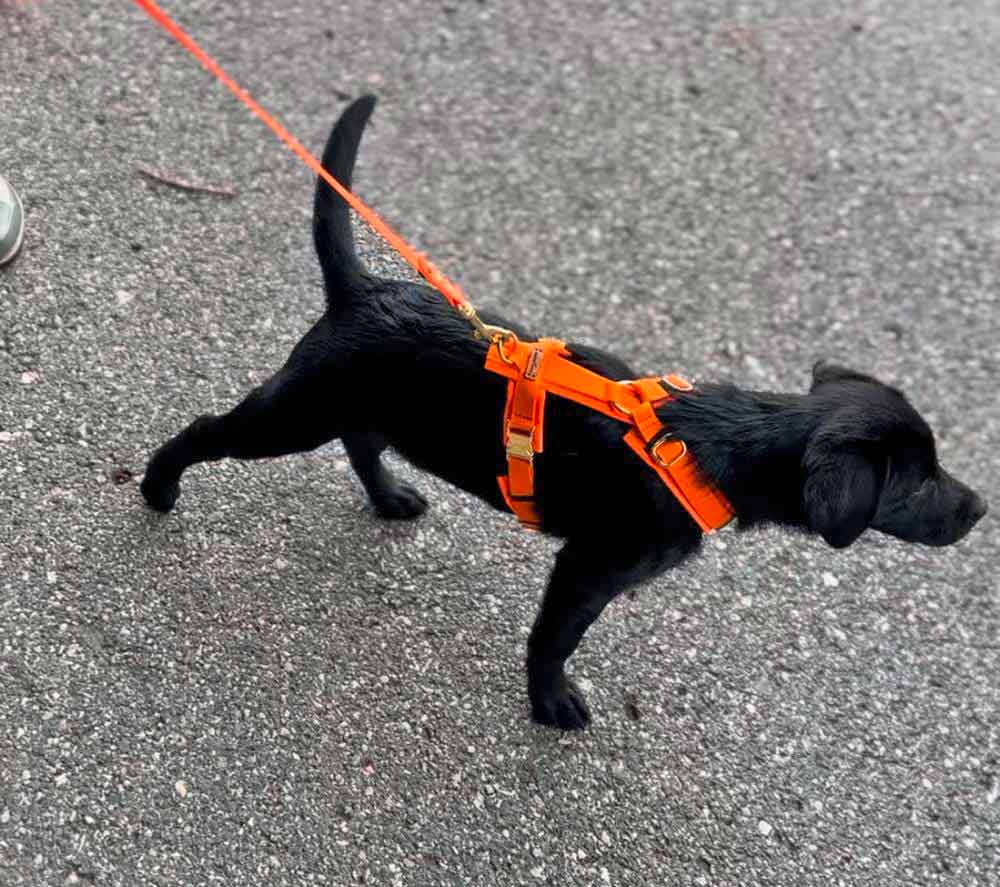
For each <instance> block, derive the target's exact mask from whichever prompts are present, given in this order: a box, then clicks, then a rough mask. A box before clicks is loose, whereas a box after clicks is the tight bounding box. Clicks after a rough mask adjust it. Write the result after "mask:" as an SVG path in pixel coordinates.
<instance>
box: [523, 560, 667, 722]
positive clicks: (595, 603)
mask: <svg viewBox="0 0 1000 887" xmlns="http://www.w3.org/2000/svg"><path fill="white" fill-rule="evenodd" d="M616 549H617V550H616ZM665 566H666V564H665V562H664V561H663V560H660V559H657V558H655V557H653V556H651V554H650V552H647V551H645V550H642V548H641V546H640V548H639V550H636V551H635V552H634V557H628V556H626V555H624V552H623V550H622V549H621V548H619V547H618V546H617V545H616V543H615V541H612V540H606V541H604V542H603V543H601V542H600V541H596V540H595V541H593V542H592V543H591V544H583V543H581V542H578V541H570V542H567V544H566V545H565V546H563V548H562V549H561V550H560V552H559V554H558V555H556V565H555V568H554V569H553V570H552V575H551V576H550V577H549V584H548V588H547V589H546V590H545V598H544V600H543V601H542V607H541V609H540V610H539V612H538V617H537V618H536V619H535V625H534V627H533V628H532V630H531V635H530V636H529V638H528V660H527V669H528V696H529V698H530V700H531V716H532V718H533V719H534V720H535V721H536V722H538V723H539V724H546V725H548V726H553V727H560V728H561V729H563V730H582V729H583V728H584V727H586V726H587V724H588V723H590V712H589V711H588V709H587V704H586V702H585V701H584V698H583V694H582V693H581V692H580V690H579V688H578V687H577V686H576V684H574V683H573V681H572V680H570V679H569V678H568V677H567V676H566V672H565V670H564V667H565V664H566V660H567V659H569V657H570V656H572V655H573V651H574V650H576V648H577V646H578V645H579V643H580V640H581V639H582V638H583V635H584V633H585V632H586V631H587V629H588V628H589V627H590V626H591V624H592V623H593V622H594V621H595V620H596V619H597V617H598V616H600V615H601V612H602V611H603V610H604V608H605V607H606V606H607V605H608V604H609V603H610V602H611V601H612V600H613V599H614V598H615V597H617V596H618V595H619V594H621V593H622V592H623V591H625V590H626V589H628V588H629V587H631V586H633V585H636V584H637V583H639V582H642V581H644V580H645V579H648V578H649V577H651V576H653V575H655V574H656V573H657V572H659V571H660V570H661V569H663V568H664V567H665Z"/></svg>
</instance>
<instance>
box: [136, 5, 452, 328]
mask: <svg viewBox="0 0 1000 887" xmlns="http://www.w3.org/2000/svg"><path fill="white" fill-rule="evenodd" d="M135 2H136V4H137V5H138V6H139V7H140V8H142V9H144V10H145V11H146V12H147V13H148V14H149V16H150V17H151V18H152V19H153V21H155V22H156V23H157V24H158V25H160V27H162V28H163V29H164V30H165V31H166V32H167V33H168V34H170V35H171V36H172V37H173V38H174V39H175V40H177V42H178V43H180V44H181V46H183V47H184V48H185V49H186V50H187V51H188V52H190V53H191V55H193V56H194V57H195V58H196V59H197V60H198V61H199V62H201V63H202V64H203V65H204V66H205V67H206V68H207V69H208V70H209V71H210V72H211V73H212V74H214V75H215V76H216V77H217V78H218V79H219V80H220V81H221V82H222V83H223V85H225V87H226V88H227V89H228V90H229V91H230V92H231V93H232V94H233V95H235V96H236V98H238V99H239V100H240V101H241V102H243V104H244V105H246V106H247V107H248V108H249V109H250V110H251V111H252V112H253V113H254V114H256V115H257V116H258V117H259V118H260V119H261V120H262V121H264V123H265V124H266V125H267V126H268V128H269V129H270V130H271V132H273V133H274V134H275V135H276V136H277V137H278V138H279V139H281V141H283V142H284V143H285V144H286V145H287V146H288V147H289V148H291V149H292V151H294V152H295V154H296V156H298V158H299V159H300V160H301V161H302V162H303V163H305V165H306V166H308V167H309V169H311V170H312V171H313V172H314V173H316V175H318V176H319V177H320V178H321V179H323V181H324V182H326V183H327V184H328V185H329V186H330V187H331V188H333V190H334V191H336V192H337V193H338V194H339V195H340V196H341V197H342V198H343V199H344V200H345V201H346V202H347V204H348V205H349V206H350V207H351V208H352V209H353V210H354V211H355V212H356V213H357V214H358V215H359V216H361V218H362V219H364V220H365V222H367V223H368V225H370V226H371V227H372V229H374V230H375V231H376V232H377V233H378V234H379V235H381V236H382V237H383V238H384V239H385V240H386V242H388V243H389V245H390V246H391V247H392V248H393V249H395V250H396V252H398V253H399V254H400V255H401V256H402V257H403V258H404V259H405V260H406V261H407V262H408V263H409V264H410V265H411V266H412V267H413V268H414V270H415V271H416V272H417V273H418V274H419V275H420V276H421V277H422V278H424V280H426V281H427V282H428V283H429V284H430V285H431V286H432V287H434V289H436V290H437V291H438V292H439V293H441V295H442V296H444V297H445V299H447V301H448V303H449V304H450V305H451V306H452V307H453V308H465V309H468V308H470V305H469V302H468V300H467V299H466V298H465V295H464V293H463V292H462V290H461V288H460V287H459V285H458V284H457V283H455V282H454V281H453V280H450V279H449V278H448V277H446V276H445V275H444V274H443V273H442V272H441V271H440V270H439V269H438V268H437V266H436V265H434V263H433V262H431V260H430V259H428V258H427V256H425V255H424V254H423V253H421V252H418V251H417V250H416V249H414V248H413V247H412V246H410V244H409V243H407V242H406V241H405V240H403V238H402V237H400V235H399V234H397V233H396V232H395V231H394V230H393V229H392V228H390V227H389V225H387V224H386V223H385V222H384V221H383V220H382V219H381V218H380V217H379V215H378V213H376V212H375V210H373V209H372V208H371V207H369V206H368V205H367V204H366V203H365V202H364V201H362V200H360V199H359V198H358V197H357V196H356V195H355V194H353V193H352V192H351V191H349V190H348V189H347V188H345V187H344V186H343V185H342V184H340V182H338V181H337V180H336V179H335V178H334V177H333V176H332V175H330V173H329V172H327V171H326V170H325V169H324V168H323V164H322V163H320V162H319V161H318V160H317V159H316V157H315V156H313V154H311V153H310V152H309V150H308V149H307V148H306V147H305V146H304V145H303V144H302V143H301V142H300V141H299V140H298V139H297V138H295V136H293V135H292V134H291V133H290V132H289V131H288V130H287V129H285V127H284V126H282V125H281V124H280V123H279V122H278V121H277V120H275V118H274V117H272V116H271V115H270V114H268V113H267V111H265V110H264V109H263V108H262V107H261V106H260V105H259V104H257V102H256V101H255V100H254V99H253V97H252V96H251V95H250V93H248V92H247V91H246V90H245V89H243V87H241V86H240V85H239V84H238V83H237V82H236V81H235V80H233V78H232V77H230V76H229V75H228V74H227V73H226V72H225V71H223V70H222V68H221V67H219V65H218V63H217V62H216V61H215V60H214V59H213V58H212V57H211V56H210V55H209V54H208V53H207V52H205V50H203V49H202V48H201V47H200V46H199V45H198V44H197V43H195V41H194V39H193V38H191V37H190V36H189V35H188V34H187V33H186V32H185V31H184V30H183V29H182V28H181V27H180V25H178V24H177V23H176V22H175V21H174V20H173V19H172V18H170V16H169V15H167V13H166V12H164V11H163V10H162V9H161V8H160V7H159V6H157V4H156V3H154V2H153V0H135Z"/></svg>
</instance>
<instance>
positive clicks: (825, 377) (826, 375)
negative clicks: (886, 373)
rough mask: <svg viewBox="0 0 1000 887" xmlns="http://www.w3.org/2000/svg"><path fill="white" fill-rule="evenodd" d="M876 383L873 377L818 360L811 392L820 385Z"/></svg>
mask: <svg viewBox="0 0 1000 887" xmlns="http://www.w3.org/2000/svg"><path fill="white" fill-rule="evenodd" d="M848 381H850V382H876V380H875V379H874V378H872V377H871V376H866V375H865V374H864V373H859V372H857V371H856V370H849V369H848V368H847V367H844V366H840V364H836V363H829V362H828V361H826V360H817V361H816V363H814V364H813V369H812V385H811V386H810V388H809V390H810V391H815V390H816V389H817V388H819V386H820V385H825V384H826V383H827V382H848Z"/></svg>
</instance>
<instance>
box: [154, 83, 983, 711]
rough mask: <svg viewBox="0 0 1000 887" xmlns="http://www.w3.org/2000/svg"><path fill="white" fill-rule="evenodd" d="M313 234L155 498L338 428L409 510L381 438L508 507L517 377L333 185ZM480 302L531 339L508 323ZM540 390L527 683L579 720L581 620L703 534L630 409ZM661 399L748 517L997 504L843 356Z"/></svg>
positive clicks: (924, 538) (360, 462) (910, 526)
mask: <svg viewBox="0 0 1000 887" xmlns="http://www.w3.org/2000/svg"><path fill="white" fill-rule="evenodd" d="M373 106H374V99H372V98H370V97H368V98H363V99H360V100H359V101H357V102H355V103H354V104H353V105H351V107H349V108H348V109H347V111H346V112H345V113H344V115H343V116H342V117H341V119H340V120H339V121H338V123H337V125H336V127H335V128H334V130H333V133H332V134H331V136H330V140H329V143H328V144H327V147H326V151H325V153H324V155H323V156H324V164H325V165H326V167H327V168H328V169H330V170H331V172H333V173H334V174H335V175H337V176H338V177H339V178H340V180H341V181H343V182H344V183H345V184H349V183H350V178H351V172H352V170H353V167H354V159H355V155H356V152H357V147H358V144H359V142H360V139H361V132H362V129H363V127H364V124H365V122H366V121H367V119H368V117H369V115H370V113H371V110H372V108H373ZM314 233H315V239H316V250H317V253H318V255H319V261H320V265H321V266H322V269H323V275H324V279H325V282H326V287H327V301H328V311H327V313H326V314H325V315H324V316H323V317H321V318H320V320H319V321H317V323H316V324H315V325H314V326H313V328H312V329H311V330H310V331H309V332H308V333H307V334H306V335H305V337H304V338H303V339H302V341H301V342H299V344H298V345H297V346H296V347H295V349H294V350H293V351H292V354H291V356H290V357H289V358H288V361H287V363H286V364H285V366H284V367H282V369H281V370H279V371H278V373H277V374H276V375H275V376H274V377H273V378H272V379H271V380H270V381H268V382H266V383H265V384H264V385H262V386H260V387H259V388H257V389H256V390H254V391H252V392H251V393H250V395H249V396H248V397H247V398H246V399H245V400H244V401H243V402H242V403H240V404H239V405H238V406H237V407H236V408H235V409H233V410H232V411H231V412H230V413H227V414H226V415H224V416H202V417H201V418H199V419H196V420H195V421H194V422H193V423H192V424H191V425H190V426H189V427H188V428H187V429H185V430H184V431H182V432H181V433H180V434H179V435H177V437H175V438H173V439H172V440H170V441H169V442H167V443H166V444H165V445H164V446H162V447H161V448H160V449H159V450H157V452H156V453H155V454H154V456H153V457H152V459H151V461H150V463H149V466H148V468H147V470H146V475H145V478H144V480H143V482H142V493H143V495H144V496H145V498H146V501H147V502H148V503H149V505H150V506H152V507H153V508H155V509H158V510H160V511H169V510H170V509H171V508H172V507H173V505H174V503H175V501H176V500H177V496H178V495H179V492H180V486H179V481H180V477H181V474H182V473H183V472H184V470H185V469H187V468H188V467H189V466H191V465H193V464H196V463H198V462H204V461H210V460H216V459H221V458H224V457H227V456H228V457H233V458H237V459H259V458H267V457H273V456H281V455H284V454H286V453H295V452H301V451H304V450H311V449H313V448H315V447H318V446H320V445H322V444H325V443H327V442H328V441H330V440H333V439H334V438H338V437H339V438H340V439H341V440H343V442H344V445H345V447H346V448H347V453H348V455H349V457H350V460H351V464H352V465H353V467H354V469H355V471H356V472H357V474H358V477H359V478H360V480H361V482H362V484H363V485H364V487H365V489H366V490H367V492H368V495H369V497H370V498H371V501H372V503H373V505H374V507H375V509H376V511H377V512H378V513H379V514H380V515H382V516H383V517H387V518H411V517H415V516H417V515H419V514H420V513H422V512H423V510H424V509H425V507H426V504H427V503H426V502H425V500H424V499H423V497H422V496H421V495H420V494H419V493H418V492H417V491H416V490H414V489H413V488H412V487H410V486H409V485H407V484H404V483H402V482H400V481H398V480H397V479H396V478H394V477H393V476H392V474H391V473H390V472H389V471H388V470H387V469H386V468H385V466H384V465H383V464H382V462H381V459H380V454H381V452H382V450H383V449H385V448H386V447H387V446H391V447H393V448H394V449H395V450H397V451H398V452H399V453H401V454H402V455H403V456H404V457H406V458H407V459H408V460H410V461H411V462H412V463H414V464H415V465H418V466H420V467H421V468H424V469H426V470H428V471H431V472H433V473H434V474H436V475H438V476H439V477H442V478H444V479H445V480H447V481H450V482H451V483H453V484H455V485H456V486H458V487H461V488H462V489H464V490H467V491H469V492H471V493H474V494H475V495H477V496H479V497H480V498H481V499H483V500H485V501H486V502H488V503H489V504H490V505H492V506H493V507H495V508H497V509H500V510H501V511H506V506H505V505H504V502H503V499H502V497H501V495H500V493H499V490H498V489H497V484H496V476H497V475H498V474H500V473H502V472H503V471H504V466H505V458H504V452H503V449H502V447H501V443H500V441H501V416H502V411H503V405H504V399H505V392H506V385H507V383H506V381H505V380H504V379H502V378H500V377H499V376H496V375H494V374H491V373H488V372H487V371H486V370H484V368H483V360H484V358H485V355H486V345H485V344H483V343H482V342H479V341H477V340H475V339H474V338H473V337H472V336H471V335H470V332H469V328H468V326H467V325H466V323H465V321H464V320H462V319H461V318H460V317H459V316H458V315H457V314H456V312H454V311H453V310H452V309H450V308H449V307H448V306H447V305H446V303H445V302H444V300H443V299H441V297H440V296H439V295H438V294H437V293H435V292H434V291H432V290H430V289H429V288H427V287H426V286H422V285H416V284H411V283H404V282H400V281H393V280H382V279H378V278H374V277H371V276H370V275H369V274H368V273H367V272H366V271H365V270H364V268H363V267H362V265H361V263H360V262H359V261H358V258H357V255H356V253H355V251H354V244H353V240H352V237H351V229H350V220H349V218H348V211H347V209H346V207H345V205H344V203H343V202H342V201H341V199H340V198H339V197H337V196H336V195H335V194H334V193H333V192H332V191H331V190H330V189H329V188H328V187H327V186H326V185H325V184H323V183H321V182H320V183H318V185H317V191H316V204H315V226H314ZM486 319H487V321H488V322H493V323H500V324H502V325H503V326H507V327H509V328H513V329H514V330H515V331H516V332H517V333H518V334H519V335H520V336H522V337H525V338H531V336H530V335H529V333H528V331H526V330H524V329H521V328H520V327H519V326H517V325H516V324H511V323H510V322H509V321H504V320H502V319H501V318H497V317H489V316H487V317H486ZM570 348H571V351H572V353H573V355H574V359H576V360H577V361H579V362H580V363H581V364H583V365H584V366H587V367H589V368H591V369H593V370H596V371H597V372H600V373H603V374H605V375H607V376H611V377H614V378H617V379H625V378H632V377H635V375H636V373H635V372H634V371H633V370H632V369H631V368H630V367H628V366H626V365H625V364H624V363H623V362H622V361H620V360H618V359H617V358H615V357H613V356H612V355H609V354H605V353H603V352H601V351H598V350H596V349H593V348H587V347H583V346H580V345H571V346H570ZM428 398H432V399H433V401H434V403H433V404H430V403H428ZM547 403H548V405H547V411H546V450H545V453H544V454H542V455H541V456H540V457H539V458H538V462H537V494H538V496H537V498H538V503H539V508H540V511H541V513H542V516H543V530H544V531H545V532H547V533H550V534H552V535H555V536H559V537H562V538H564V539H565V544H564V546H563V548H562V550H561V551H560V552H559V554H558V556H557V557H556V564H555V568H554V569H553V571H552V574H551V576H550V578H549V583H548V588H547V590H546V593H545V598H544V601H543V603H542V606H541V610H540V612H539V614H538V618H537V620H536V622H535V625H534V628H533V629H532V632H531V636H530V638H529V641H528V659H527V671H528V691H529V696H530V699H531V709H532V715H533V717H534V718H535V720H537V721H538V722H540V723H543V724H553V725H556V726H559V727H562V728H564V729H570V728H581V727H583V726H585V725H586V724H587V722H588V721H589V713H588V712H587V707H586V704H585V702H584V700H583V697H582V696H581V694H580V692H579V690H578V689H577V688H576V687H575V686H574V685H573V683H572V682H571V681H570V680H569V678H567V677H566V674H565V671H564V665H565V662H566V660H567V659H568V658H569V656H570V655H571V654H572V653H573V651H574V650H575V649H576V647H577V645H578V643H579V642H580V639H581V638H582V636H583V634H584V632H585V631H586V630H587V627H588V626H589V625H590V624H591V623H592V622H593V621H594V620H595V619H596V618H597V617H598V616H599V615H600V613H601V611H602V610H603V608H604V607H605V605H606V604H607V603H608V602H609V601H611V600H612V599H613V598H614V597H615V596H617V595H618V594H620V593H621V592H622V591H624V590H625V589H627V588H629V587H631V586H634V585H636V584H637V583H640V582H643V581H645V580H647V579H649V578H650V577H652V576H655V575H657V574H658V573H660V572H662V571H664V570H666V569H667V568H669V567H672V566H674V565H675V564H677V563H679V562H680V561H681V560H682V559H684V558H685V557H687V556H689V555H690V554H691V553H693V552H694V551H695V550H696V549H697V548H698V546H699V544H700V542H701V533H700V532H699V530H698V529H697V527H696V525H695V524H694V522H693V521H692V520H691V518H690V517H689V516H688V514H687V513H686V512H685V511H684V510H683V508H682V507H681V506H680V505H679V504H678V503H677V501H676V500H675V499H674V497H673V496H672V495H671V494H670V492H669V491H668V490H667V489H666V488H665V487H664V486H663V484H662V483H661V482H660V481H659V480H658V478H657V477H656V475H655V474H654V473H653V472H652V471H650V470H649V469H648V468H647V467H646V466H645V465H644V464H643V463H642V462H641V461H640V460H639V459H638V458H637V457H636V456H635V455H634V454H633V453H632V452H631V451H630V450H629V449H628V448H627V446H626V445H625V444H624V443H623V440H622V436H623V427H622V425H620V424H619V423H617V422H615V421H613V420H611V419H608V418H606V417H604V416H602V415H600V414H598V413H595V412H592V411H589V410H586V409H584V408H583V407H581V406H578V405H576V404H574V403H571V402H568V401H565V400H561V399H560V398H558V397H554V396H550V397H549V398H548V402H547ZM661 415H662V418H663V419H664V421H665V422H666V424H667V425H668V426H669V427H670V428H671V429H673V431H674V432H675V433H676V435H677V436H678V437H679V438H681V439H683V440H685V441H686V442H687V444H688V446H689V448H690V450H691V451H692V452H693V453H694V454H695V456H696V458H697V459H698V461H699V464H700V466H701V468H702V470H703V471H704V472H705V474H707V475H708V476H709V477H710V478H712V479H713V480H714V481H715V482H716V483H717V484H718V485H719V487H720V488H721V489H722V490H723V491H724V492H725V494H726V495H727V496H728V497H729V499H730V501H731V502H732V503H733V505H734V507H735V509H736V512H737V515H738V519H739V523H740V524H741V525H743V526H752V525H755V524H762V523H775V524H782V525H785V526H789V527H795V528H802V529H804V530H806V531H810V532H813V533H818V534H819V535H821V536H822V537H823V538H824V539H825V540H826V541H827V542H828V543H829V544H830V545H832V546H834V547H838V548H839V547H843V546H845V545H849V544H850V543H852V542H853V541H854V540H855V539H857V538H858V536H859V535H860V534H861V533H862V532H864V530H865V529H867V528H869V527H871V528H874V529H877V530H882V531H883V532H886V533H889V534H891V535H894V536H896V537H898V538H900V539H904V540H907V541H912V542H922V543H925V544H929V545H947V544H949V543H952V542H955V541H957V540H958V539H961V538H962V537H963V536H964V535H965V534H966V533H967V532H968V531H969V530H970V529H971V527H972V526H973V524H975V523H976V521H977V520H978V519H979V518H980V517H982V516H983V514H985V512H986V504H985V503H984V502H983V501H982V500H981V499H980V498H979V497H978V496H977V495H976V494H975V493H973V492H972V491H971V490H970V489H969V488H968V487H966V486H964V485H963V484H961V483H959V482H958V481H956V480H954V479H953V478H951V477H949V476H948V475H947V474H946V473H945V472H944V471H943V470H942V469H941V468H940V466H939V465H938V464H937V460H936V458H935V453H934V440H933V436H932V435H931V432H930V429H929V428H928V427H927V425H926V423H924V421H923V420H922V419H921V418H920V416H919V415H918V414H917V413H916V411H915V410H914V409H913V407H911V406H910V404H909V403H908V402H907V401H906V400H905V398H904V397H903V396H902V394H900V392H898V391H896V390H895V389H893V388H890V387H888V386H886V385H883V384H881V383H880V382H878V381H876V380H875V379H872V378H870V377H868V376H864V375H862V374H859V373H855V372H852V371H850V370H845V369H843V368H839V367H836V366H830V365H824V364H821V365H818V366H817V367H816V368H814V382H813V386H812V389H811V390H810V392H809V393H808V394H802V395H798V394H767V393H758V392H750V391H743V390H740V389H739V388H736V387H734V386H732V385H703V386H701V387H699V388H697V389H696V390H695V391H693V392H692V393H690V394H683V395H679V396H678V397H677V398H676V399H675V400H673V401H671V402H670V403H668V404H667V405H666V406H664V407H663V408H662V411H661Z"/></svg>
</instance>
